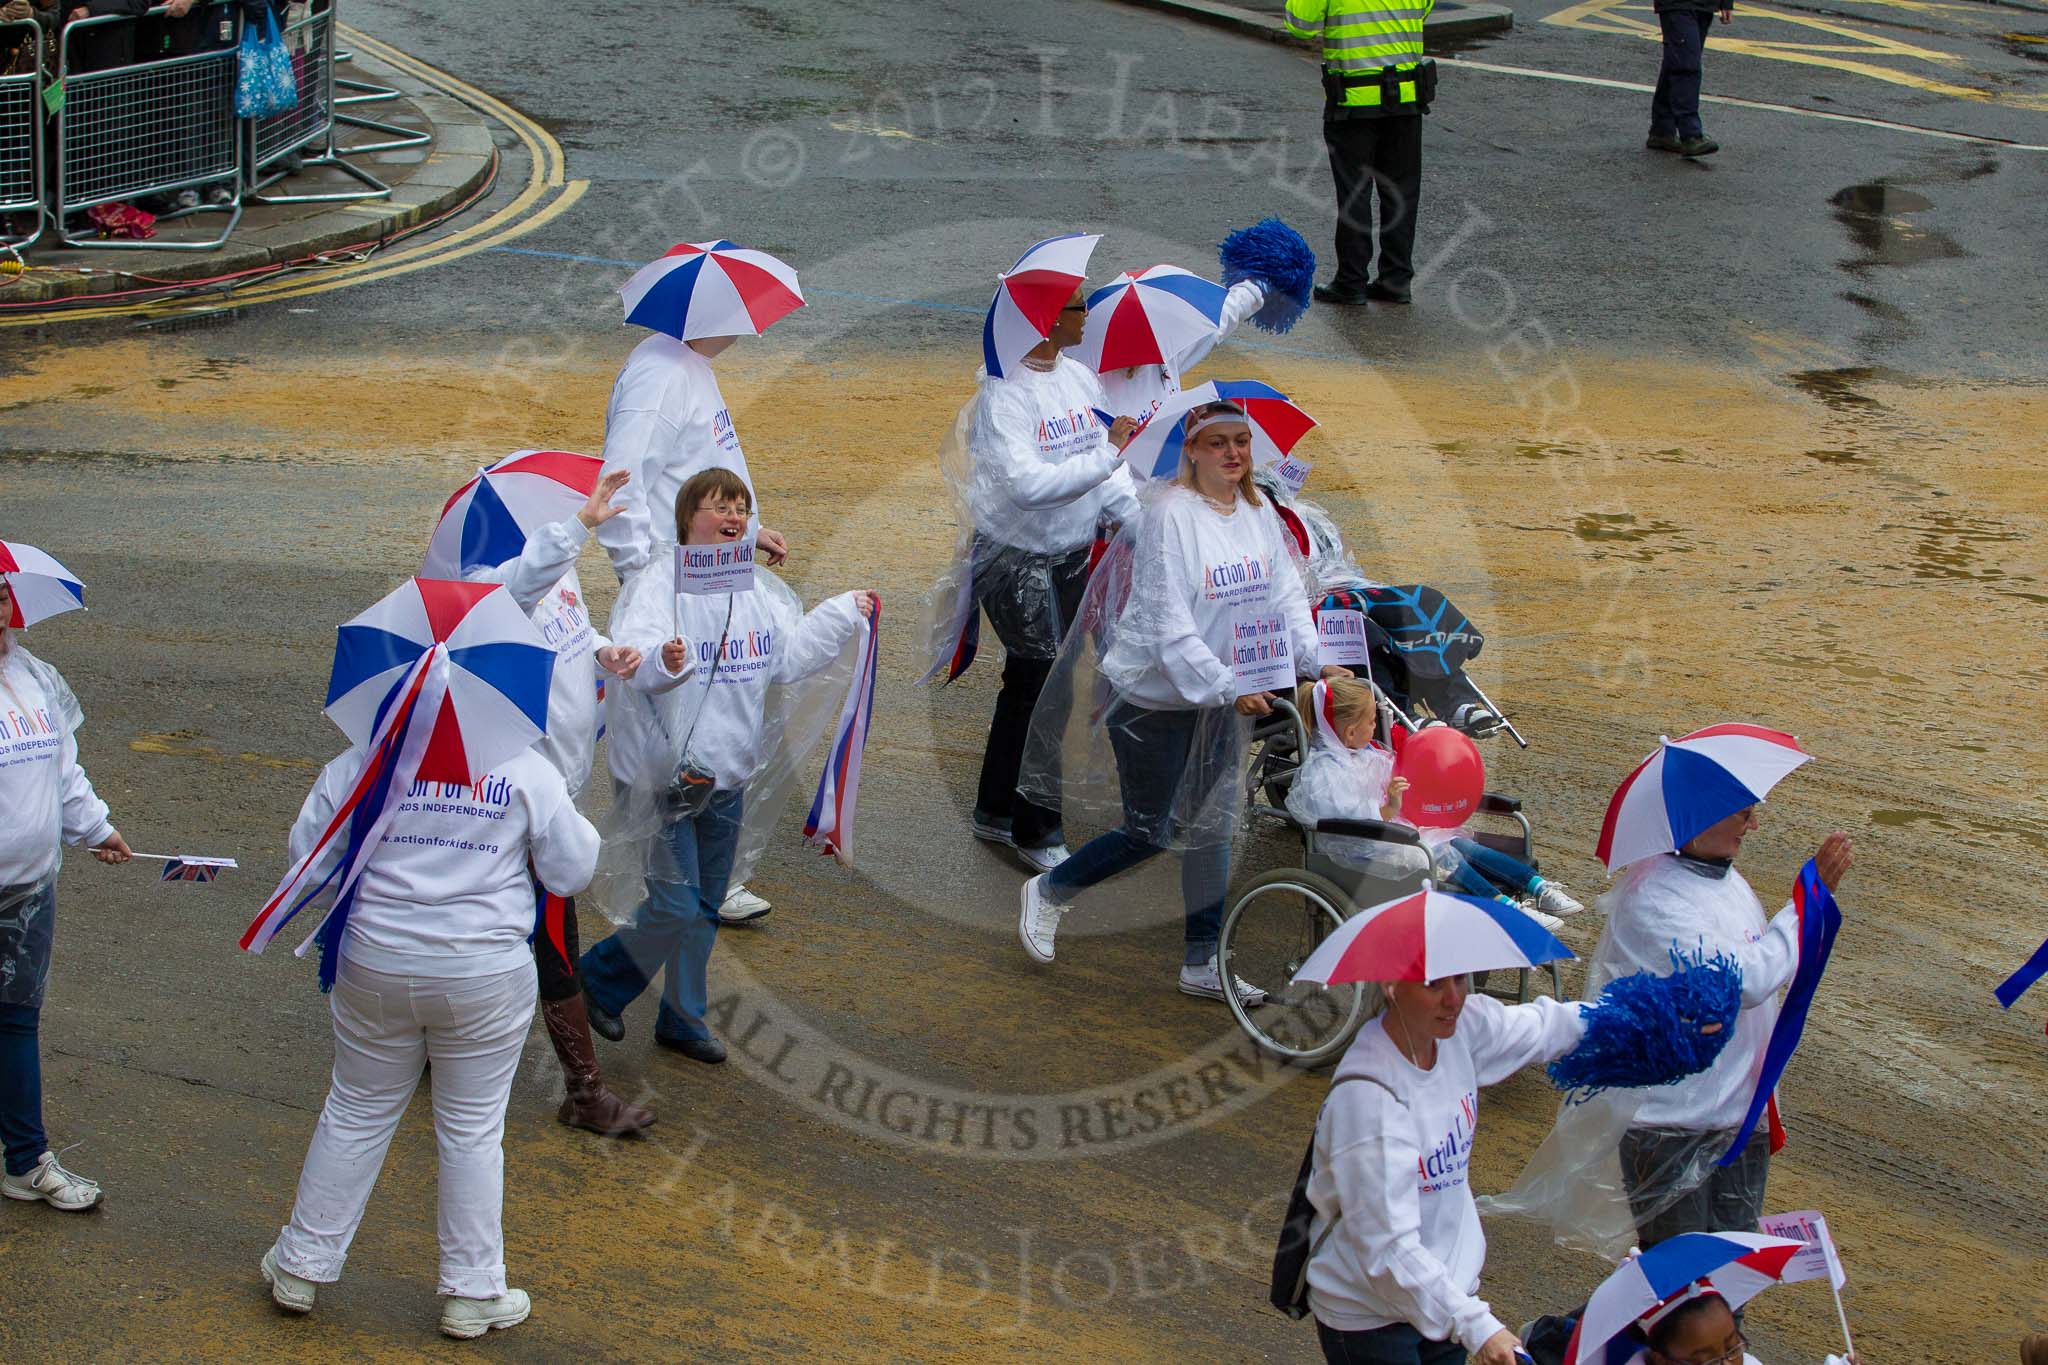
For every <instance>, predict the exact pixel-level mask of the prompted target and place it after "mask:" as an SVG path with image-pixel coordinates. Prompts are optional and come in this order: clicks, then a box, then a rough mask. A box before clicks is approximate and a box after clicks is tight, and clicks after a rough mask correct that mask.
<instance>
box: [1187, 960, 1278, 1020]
mask: <svg viewBox="0 0 2048 1365" xmlns="http://www.w3.org/2000/svg"><path fill="white" fill-rule="evenodd" d="M1230 984H1231V985H1232V986H1233V987H1235V988H1236V990H1237V1001H1238V1003H1239V1004H1240V1005H1243V1006H1244V1007H1245V1008H1246V1009H1248V1010H1255V1009H1257V1008H1258V1007H1259V1006H1261V1005H1263V1004H1265V1003H1266V993H1265V992H1264V991H1262V990H1260V989H1259V988H1258V987H1257V986H1254V985H1253V984H1252V983H1251V982H1249V981H1247V980H1245V979H1244V978H1243V977H1241V976H1233V977H1231V978H1230ZM1180 991H1181V994H1182V995H1198V996H1200V997H1201V998H1202V999H1204V1000H1221V999H1223V998H1224V997H1223V976H1222V974H1221V973H1220V972H1218V971H1217V970H1216V959H1215V958H1213V957H1212V958H1210V959H1209V960H1208V961H1207V962H1204V963H1203V964H1202V965H1201V966H1199V967H1182V968H1181V969H1180Z"/></svg>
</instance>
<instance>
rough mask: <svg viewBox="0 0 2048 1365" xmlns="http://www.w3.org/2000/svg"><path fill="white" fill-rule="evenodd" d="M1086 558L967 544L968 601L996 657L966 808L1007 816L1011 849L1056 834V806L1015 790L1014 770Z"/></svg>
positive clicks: (1074, 607) (1077, 597)
mask: <svg viewBox="0 0 2048 1365" xmlns="http://www.w3.org/2000/svg"><path fill="white" fill-rule="evenodd" d="M1088 556H1089V547H1088V546H1085V545H1084V546H1082V547H1081V548H1080V549H1078V550H1074V551H1071V552H1070V553H1067V554H1064V555H1033V554H1029V553H1027V552H1025V551H1022V550H1016V549H1011V548H1008V547H1004V546H994V545H991V544H989V543H988V542H980V543H977V544H976V546H975V575H974V596H975V600H976V601H977V602H979V603H980V605H981V609H982V610H983V611H985V612H987V613H988V619H989V624H990V625H992V626H994V627H995V630H996V638H998V639H1000V640H1001V641H1002V642H1003V656H1004V657H1003V686H1002V690H1001V691H999V692H997V693H996V713H995V718H994V719H993V720H991V721H990V722H989V727H988V747H987V749H985V750H984V751H983V753H982V757H981V785H980V787H979V789H978V790H977V791H976V793H975V797H974V810H975V814H977V815H979V816H981V817H982V818H983V819H987V820H1004V819H1007V820H1008V821H1009V822H1010V834H1011V837H1012V838H1014V839H1015V840H1016V842H1017V846H1018V847H1019V848H1045V847H1048V846H1049V845H1052V844H1056V843H1059V842H1060V841H1061V837H1062V836H1061V834H1060V813H1059V811H1058V810H1057V809H1056V808H1053V807H1049V806H1041V805H1039V804H1038V803H1036V802H1034V801H1031V800H1028V799H1026V798H1025V797H1023V796H1022V795H1020V794H1019V793H1018V791H1017V774H1018V771H1019V770H1020V769H1021V768H1022V767H1023V766H1024V743H1025V740H1026V739H1027V738H1028V737H1029V735H1030V733H1031V712H1032V709H1033V708H1034V707H1036V706H1037V705H1038V694H1039V693H1040V692H1042V691H1044V690H1045V680H1046V677H1047V676H1048V675H1049V674H1051V672H1052V664H1053V656H1054V655H1056V654H1057V653H1058V652H1059V647H1060V638H1061V636H1062V635H1063V634H1064V632H1065V630H1066V625H1067V623H1068V622H1070V621H1072V620H1073V619H1074V616H1075V615H1076V613H1078V612H1079V611H1080V608H1081V594H1082V593H1083V592H1084V591H1085V590H1086V589H1087V587H1088Z"/></svg>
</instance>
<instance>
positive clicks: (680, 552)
mask: <svg viewBox="0 0 2048 1365" xmlns="http://www.w3.org/2000/svg"><path fill="white" fill-rule="evenodd" d="M753 590H754V538H753V537H752V536H747V537H746V538H744V539H742V540H722V541H719V542H717V543H716V544H712V545H678V546H676V591H677V592H678V593H680V594H681V595H683V596H685V597H723V596H725V595H726V594H727V593H733V592H752V591H753Z"/></svg>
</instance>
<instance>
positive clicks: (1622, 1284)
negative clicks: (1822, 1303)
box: [1564, 1232, 1805, 1365]
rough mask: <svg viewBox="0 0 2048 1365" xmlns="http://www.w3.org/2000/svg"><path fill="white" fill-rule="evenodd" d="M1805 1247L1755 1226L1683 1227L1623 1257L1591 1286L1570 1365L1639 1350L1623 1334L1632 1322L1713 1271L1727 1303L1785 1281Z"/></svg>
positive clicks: (1597, 1363) (1601, 1363)
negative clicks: (1751, 1228)
mask: <svg viewBox="0 0 2048 1365" xmlns="http://www.w3.org/2000/svg"><path fill="white" fill-rule="evenodd" d="M1804 1246H1805V1244H1804V1243H1802V1242H1798V1241H1794V1240H1792V1239H1790V1238H1786V1237H1766V1236H1764V1235H1763V1234H1761V1233H1755V1232H1685V1233H1680V1234H1679V1235H1678V1236H1676V1237H1672V1238H1669V1239H1667V1240H1665V1241H1662V1242H1659V1243H1658V1244H1657V1245H1655V1246H1653V1247H1651V1248H1650V1249H1649V1250H1648V1251H1645V1252H1641V1253H1639V1254H1636V1255H1633V1256H1631V1257H1629V1258H1628V1259H1627V1260H1625V1261H1623V1262H1622V1263H1621V1264H1620V1265H1619V1266H1617V1267H1616V1268H1615V1270H1614V1273H1613V1274H1611V1275H1609V1276H1608V1277H1607V1278H1606V1280H1604V1281H1602V1282H1601V1285H1600V1287H1599V1288H1598V1289H1596V1290H1594V1291H1593V1297H1592V1298H1591V1299H1589V1300H1587V1302H1586V1311H1585V1313H1584V1314H1583V1315H1582V1316H1581V1317H1580V1319H1579V1325H1578V1328H1577V1330H1576V1331H1575V1332H1574V1333H1573V1335H1572V1340H1571V1344H1570V1346H1568V1347H1567V1348H1566V1350H1565V1356H1564V1359H1565V1365H1606V1363H1607V1362H1609V1361H1611V1360H1614V1359H1615V1358H1616V1357H1617V1356H1618V1357H1619V1358H1620V1359H1624V1360H1625V1359H1627V1358H1629V1357H1630V1356H1633V1355H1634V1354H1635V1352H1636V1350H1637V1347H1636V1345H1635V1344H1634V1343H1633V1342H1631V1341H1629V1340H1628V1339H1627V1338H1626V1336H1625V1335H1624V1334H1625V1333H1626V1332H1627V1331H1628V1329H1629V1327H1630V1326H1631V1325H1632V1324H1633V1323H1635V1322H1636V1321H1638V1320H1639V1319H1640V1318H1642V1317H1643V1315H1644V1314H1646V1313H1649V1312H1650V1311H1651V1310H1652V1309H1655V1308H1656V1307H1658V1306H1659V1305H1660V1304H1663V1303H1664V1302H1666V1301H1667V1300H1669V1299H1672V1298H1673V1297H1675V1296H1676V1295H1679V1294H1682V1293H1684V1292H1685V1291H1686V1290H1687V1289H1688V1288H1689V1287H1691V1286H1692V1285H1694V1284H1696V1283H1697V1282H1699V1281H1700V1280H1703V1279H1708V1278H1709V1277H1711V1280H1712V1285H1713V1288H1714V1290H1715V1292H1716V1293H1718V1294H1719V1295H1720V1296H1721V1297H1722V1298H1723V1299H1725V1300H1726V1301H1727V1303H1728V1306H1729V1308H1730V1309H1735V1308H1740V1307H1742V1305H1743V1304H1745V1303H1748V1302H1749V1301H1750V1300H1751V1299H1752V1298H1755V1297H1756V1296H1757V1295H1758V1294H1760V1293H1762V1292H1763V1291H1764V1290H1765V1289H1768V1288H1769V1287H1770V1286H1771V1285H1774V1284H1777V1283H1780V1281H1781V1277H1782V1276H1783V1275H1784V1273H1785V1267H1786V1265H1787V1264H1788V1263H1789V1262H1790V1261H1791V1259H1792V1258H1793V1257H1794V1256H1796V1255H1798V1254H1799V1252H1800V1251H1801V1250H1803V1249H1804ZM1614 1347H1619V1349H1618V1350H1616V1349H1611V1348H1614Z"/></svg>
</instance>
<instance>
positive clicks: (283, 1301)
mask: <svg viewBox="0 0 2048 1365" xmlns="http://www.w3.org/2000/svg"><path fill="white" fill-rule="evenodd" d="M263 1282H264V1283H265V1284H267V1285H269V1286H270V1298H271V1302H273V1303H275V1304H276V1305H277V1306H278V1307H279V1308H282V1309H284V1311H285V1312H287V1313H310V1312H312V1311H313V1299H314V1296H316V1295H317V1294H318V1293H319V1292H320V1286H318V1285H316V1284H314V1283H313V1282H312V1281H311V1280H304V1279H300V1278H299V1277H298V1276H297V1275H294V1274H292V1273H291V1271H289V1270H286V1269H285V1268H284V1267H283V1266H281V1265H279V1264H278V1263H277V1248H276V1247H275V1246H272V1247H271V1248H270V1250H268V1251H266V1252H264V1253H263Z"/></svg>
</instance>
